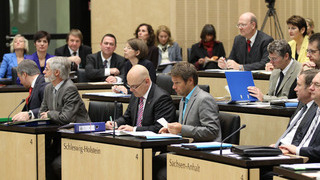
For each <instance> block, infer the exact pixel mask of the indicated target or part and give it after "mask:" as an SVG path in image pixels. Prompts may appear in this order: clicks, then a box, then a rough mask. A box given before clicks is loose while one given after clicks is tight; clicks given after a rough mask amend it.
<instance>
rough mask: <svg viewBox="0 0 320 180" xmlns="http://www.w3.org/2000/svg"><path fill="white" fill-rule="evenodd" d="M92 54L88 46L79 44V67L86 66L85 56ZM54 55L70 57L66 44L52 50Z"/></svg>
mask: <svg viewBox="0 0 320 180" xmlns="http://www.w3.org/2000/svg"><path fill="white" fill-rule="evenodd" d="M89 54H92V49H91V47H89V46H86V45H81V46H80V47H79V57H80V59H81V63H80V68H85V67H86V57H87V55H89ZM54 55H55V56H65V57H70V56H71V54H70V51H69V48H68V44H66V45H64V46H61V47H59V48H56V50H55V52H54Z"/></svg>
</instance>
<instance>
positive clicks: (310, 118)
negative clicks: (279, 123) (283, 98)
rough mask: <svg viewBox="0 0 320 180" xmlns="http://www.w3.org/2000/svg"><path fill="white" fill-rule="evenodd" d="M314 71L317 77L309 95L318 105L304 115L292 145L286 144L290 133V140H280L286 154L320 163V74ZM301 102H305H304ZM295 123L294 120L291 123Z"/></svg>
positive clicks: (285, 138)
mask: <svg viewBox="0 0 320 180" xmlns="http://www.w3.org/2000/svg"><path fill="white" fill-rule="evenodd" d="M314 71H315V72H316V76H315V77H314V78H313V80H312V82H311V83H310V87H309V88H308V90H309V92H308V93H310V94H311V99H313V101H314V103H315V104H316V105H313V106H311V107H310V110H308V111H307V112H306V113H305V115H304V114H303V115H302V116H304V117H303V119H302V120H301V123H300V124H299V126H298V128H297V130H296V132H295V134H294V136H293V138H292V143H291V144H286V142H287V139H290V133H288V134H287V135H286V136H289V138H287V137H286V136H285V137H283V138H282V139H281V140H280V143H281V145H280V146H279V148H280V149H281V150H282V152H283V153H284V154H297V155H301V156H306V157H308V158H309V161H308V162H320V126H319V122H320V121H319V120H320V109H319V105H320V73H319V71H318V70H314ZM299 78H300V76H299ZM305 80H307V79H305ZM298 84H299V82H298ZM297 87H298V86H297ZM299 96H300V94H298V97H299ZM305 99H306V98H305ZM299 100H300V98H299ZM301 101H302V102H303V100H301ZM309 103H310V102H309ZM309 103H308V104H309ZM310 111H312V112H310ZM296 116H298V113H297V114H296ZM293 122H294V119H292V120H291V122H290V123H293ZM289 127H290V125H289ZM289 127H288V128H289ZM293 129H294V128H293ZM291 136H292V135H291ZM289 142H290V140H289ZM276 145H278V144H276Z"/></svg>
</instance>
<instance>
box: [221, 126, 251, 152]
mask: <svg viewBox="0 0 320 180" xmlns="http://www.w3.org/2000/svg"><path fill="white" fill-rule="evenodd" d="M245 127H246V125H245V124H243V125H242V126H241V127H240V128H239V129H237V130H236V131H234V132H233V133H231V134H230V135H229V136H228V137H226V138H224V139H223V140H222V141H221V145H220V156H222V144H223V143H224V142H225V141H226V140H228V139H229V138H230V137H232V136H233V135H235V134H236V133H237V132H239V131H240V130H241V129H243V128H245Z"/></svg>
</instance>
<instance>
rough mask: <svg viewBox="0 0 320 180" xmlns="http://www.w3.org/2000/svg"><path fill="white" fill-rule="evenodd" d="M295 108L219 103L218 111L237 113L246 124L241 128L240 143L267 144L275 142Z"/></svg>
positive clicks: (285, 127)
mask: <svg viewBox="0 0 320 180" xmlns="http://www.w3.org/2000/svg"><path fill="white" fill-rule="evenodd" d="M295 109H296V108H284V107H277V106H272V107H271V108H270V107H269V108H266V107H265V108H256V107H247V106H245V107H244V106H240V105H236V104H234V105H233V104H225V103H219V110H220V111H224V112H228V113H233V114H238V115H239V116H240V120H241V124H246V125H247V127H246V128H245V129H243V130H241V133H240V145H262V146H268V145H270V144H274V143H276V142H277V140H278V138H279V137H280V136H281V135H282V134H283V132H284V131H285V130H286V129H287V126H288V123H289V121H290V117H291V116H292V114H293V113H294V111H295Z"/></svg>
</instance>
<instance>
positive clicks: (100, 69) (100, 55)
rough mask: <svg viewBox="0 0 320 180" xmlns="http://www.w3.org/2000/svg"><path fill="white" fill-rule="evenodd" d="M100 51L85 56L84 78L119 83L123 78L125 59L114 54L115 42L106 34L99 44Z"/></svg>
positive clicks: (114, 39)
mask: <svg viewBox="0 0 320 180" xmlns="http://www.w3.org/2000/svg"><path fill="white" fill-rule="evenodd" d="M100 48H101V51H99V52H97V53H95V54H90V55H89V56H87V66H86V76H87V78H88V79H89V80H90V81H106V82H108V83H116V82H121V81H122V79H123V77H124V63H125V59H124V58H123V57H122V56H120V55H118V54H116V53H115V52H114V51H115V50H116V48H117V40H116V37H115V36H114V35H113V34H106V35H104V36H103V37H102V39H101V43H100Z"/></svg>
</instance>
